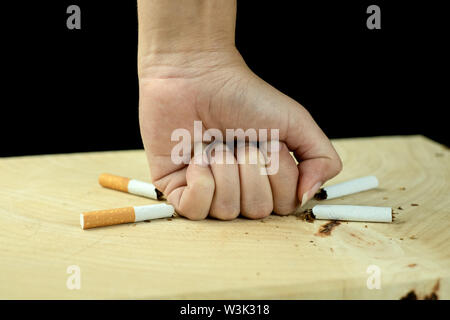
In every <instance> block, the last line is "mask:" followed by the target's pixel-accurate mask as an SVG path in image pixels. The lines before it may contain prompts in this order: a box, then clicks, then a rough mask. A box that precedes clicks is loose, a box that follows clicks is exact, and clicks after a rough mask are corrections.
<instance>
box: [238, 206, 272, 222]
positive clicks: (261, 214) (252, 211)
mask: <svg viewBox="0 0 450 320" xmlns="http://www.w3.org/2000/svg"><path fill="white" fill-rule="evenodd" d="M272 211H273V205H272V204H259V205H253V206H248V208H247V209H246V210H245V211H244V212H243V214H244V216H246V217H247V218H249V219H263V218H266V217H268V216H269V215H270V214H271V213H272Z"/></svg>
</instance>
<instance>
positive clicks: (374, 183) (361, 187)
mask: <svg viewBox="0 0 450 320" xmlns="http://www.w3.org/2000/svg"><path fill="white" fill-rule="evenodd" d="M376 187H378V179H377V177H375V176H367V177H362V178H358V179H353V180H349V181H345V182H342V183H338V184H335V185H332V186H329V187H324V188H322V189H320V191H319V192H318V193H316V195H315V196H314V197H315V198H316V199H319V200H323V199H334V198H338V197H342V196H346V195H349V194H353V193H358V192H361V191H366V190H370V189H373V188H376Z"/></svg>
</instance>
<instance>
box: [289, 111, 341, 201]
mask: <svg viewBox="0 0 450 320" xmlns="http://www.w3.org/2000/svg"><path fill="white" fill-rule="evenodd" d="M296 117H297V118H298V119H300V117H301V118H302V119H303V121H304V123H303V126H302V129H303V130H302V132H301V133H300V132H299V131H298V130H294V129H292V133H291V137H292V138H291V139H290V140H289V141H286V142H289V143H290V145H289V148H290V149H291V150H294V155H295V157H296V158H297V160H298V162H299V164H298V171H299V184H298V198H299V199H300V201H301V206H302V207H303V206H304V205H305V204H306V202H308V201H309V200H310V199H311V198H312V197H313V196H314V194H315V193H316V192H317V190H319V188H320V186H321V185H322V184H323V183H325V182H326V181H327V180H329V179H331V178H333V177H334V176H336V175H337V174H338V173H339V172H340V171H341V170H342V162H341V159H340V158H339V155H338V154H337V152H336V150H335V149H334V147H333V145H332V144H331V141H330V140H329V139H328V138H327V136H326V135H325V133H323V131H322V130H321V129H320V128H319V126H318V125H317V124H316V122H315V121H314V119H313V118H312V117H311V115H310V114H309V112H307V111H306V110H305V109H304V108H303V107H301V109H299V111H298V112H297V116H296ZM299 121H300V120H299Z"/></svg>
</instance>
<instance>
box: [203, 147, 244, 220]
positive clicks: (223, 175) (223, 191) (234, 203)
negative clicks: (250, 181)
mask: <svg viewBox="0 0 450 320" xmlns="http://www.w3.org/2000/svg"><path fill="white" fill-rule="evenodd" d="M209 159H210V161H209V163H210V166H211V171H212V173H213V176H214V182H215V186H216V187H215V191H214V196H213V199H212V204H211V210H210V212H209V215H210V216H211V217H214V218H217V219H220V220H232V219H234V218H236V217H237V216H238V215H239V211H240V197H241V191H240V185H239V168H238V165H237V161H236V159H235V157H234V154H233V152H232V151H231V150H230V149H229V148H228V147H227V146H226V145H224V144H223V143H220V144H215V145H214V147H213V149H212V150H211V152H210V153H209Z"/></svg>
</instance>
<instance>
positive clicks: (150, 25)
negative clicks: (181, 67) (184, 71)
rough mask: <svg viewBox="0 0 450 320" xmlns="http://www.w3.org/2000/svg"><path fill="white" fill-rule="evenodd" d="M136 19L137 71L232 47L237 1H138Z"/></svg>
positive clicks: (140, 71)
mask: <svg viewBox="0 0 450 320" xmlns="http://www.w3.org/2000/svg"><path fill="white" fill-rule="evenodd" d="M138 19H139V38H138V39H139V44H138V69H139V73H140V74H141V73H142V71H143V70H144V69H146V68H147V67H149V66H152V65H162V64H165V63H169V62H168V61H169V60H170V63H172V62H175V61H174V60H177V59H178V60H180V59H183V58H182V57H183V56H185V55H190V54H202V52H219V51H226V50H231V48H234V36H235V24H236V0H138ZM178 62H183V61H178ZM178 62H177V63H178Z"/></svg>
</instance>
